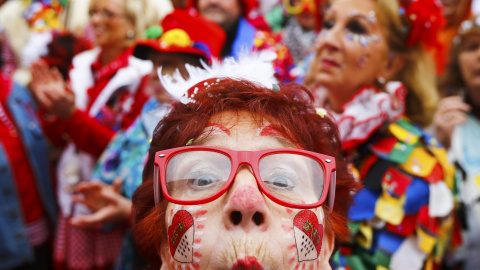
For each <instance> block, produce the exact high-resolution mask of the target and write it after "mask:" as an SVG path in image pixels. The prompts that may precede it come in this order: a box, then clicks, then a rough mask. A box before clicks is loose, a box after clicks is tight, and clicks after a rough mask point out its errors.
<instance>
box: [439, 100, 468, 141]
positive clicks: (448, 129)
mask: <svg viewBox="0 0 480 270" xmlns="http://www.w3.org/2000/svg"><path fill="white" fill-rule="evenodd" d="M468 111H470V106H469V105H468V104H466V103H465V102H463V100H462V98H461V97H460V96H451V97H445V98H443V99H442V100H440V102H439V103H438V109H437V111H436V112H435V115H434V117H433V125H434V128H435V136H436V137H437V139H438V140H439V141H440V142H441V143H442V144H443V145H444V146H445V147H447V148H448V147H450V141H451V139H452V134H453V130H454V129H455V127H456V126H457V125H461V124H463V123H465V121H467V116H466V113H467V112H468Z"/></svg>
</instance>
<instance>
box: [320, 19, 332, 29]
mask: <svg viewBox="0 0 480 270" xmlns="http://www.w3.org/2000/svg"><path fill="white" fill-rule="evenodd" d="M334 25H335V22H334V21H333V20H329V21H323V22H322V29H332V28H333V26H334Z"/></svg>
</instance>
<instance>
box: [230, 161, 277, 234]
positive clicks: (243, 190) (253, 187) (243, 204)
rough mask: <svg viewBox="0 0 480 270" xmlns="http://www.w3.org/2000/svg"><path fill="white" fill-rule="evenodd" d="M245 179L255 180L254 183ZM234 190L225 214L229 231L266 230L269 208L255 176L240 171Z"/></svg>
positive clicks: (246, 171) (248, 172) (245, 171)
mask: <svg viewBox="0 0 480 270" xmlns="http://www.w3.org/2000/svg"><path fill="white" fill-rule="evenodd" d="M242 178H243V179H242ZM245 178H253V183H252V181H246V182H245V181H243V180H245ZM232 189H233V190H232V192H231V193H230V194H229V198H228V201H227V204H226V205H225V208H224V213H223V219H224V222H225V226H226V227H227V229H232V230H233V229H237V228H239V229H243V230H245V231H255V230H260V231H264V230H266V229H267V228H268V223H269V221H268V218H269V217H268V215H267V207H266V205H265V200H264V198H263V195H262V193H261V191H260V190H259V188H258V186H257V184H256V181H255V178H254V176H253V174H252V173H251V172H250V171H248V170H243V171H239V172H238V173H237V176H236V178H235V183H234V185H233V186H232Z"/></svg>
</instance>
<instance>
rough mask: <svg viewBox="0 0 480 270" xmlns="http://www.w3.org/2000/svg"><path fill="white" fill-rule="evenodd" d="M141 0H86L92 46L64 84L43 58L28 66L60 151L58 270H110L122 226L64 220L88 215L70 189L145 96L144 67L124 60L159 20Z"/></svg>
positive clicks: (78, 58) (130, 58)
mask: <svg viewBox="0 0 480 270" xmlns="http://www.w3.org/2000/svg"><path fill="white" fill-rule="evenodd" d="M148 3H149V2H148V1H147V0H92V1H91V2H90V5H89V9H88V13H89V23H90V24H91V26H92V30H93V33H94V37H95V45H96V47H95V48H94V49H92V50H89V51H86V52H84V53H81V54H79V55H77V56H76V57H75V58H74V59H73V66H72V69H71V70H70V72H69V79H68V82H65V81H63V79H62V78H61V77H60V76H59V73H58V71H57V70H52V69H50V68H49V67H47V66H46V64H45V63H44V62H42V61H38V62H36V63H34V64H33V65H32V77H33V79H32V83H31V86H32V91H33V93H34V94H35V96H36V98H37V100H38V101H39V104H40V107H41V109H42V110H43V112H44V114H43V116H44V117H43V127H44V129H45V130H46V133H48V134H47V136H48V137H49V138H50V140H51V141H52V142H53V143H54V144H56V145H57V146H64V147H65V150H64V151H63V154H62V157H61V158H60V161H59V163H58V167H57V178H58V181H59V182H58V185H57V186H58V188H57V189H58V190H57V191H58V196H59V205H60V209H61V217H60V220H59V224H58V231H57V236H56V239H55V254H54V261H55V264H56V266H57V267H58V268H60V269H110V268H111V267H112V265H113V264H114V262H115V260H116V257H117V256H118V252H119V250H120V248H121V242H122V239H123V234H124V228H123V227H122V226H117V227H114V228H98V227H95V228H78V227H74V226H72V225H71V224H70V218H72V217H74V216H76V215H78V214H81V213H86V212H88V209H86V208H85V207H83V206H81V205H77V204H75V203H73V202H72V196H71V195H72V194H71V191H72V190H73V186H74V185H75V184H77V183H79V182H80V181H85V180H88V179H90V175H91V172H92V169H93V165H94V164H95V161H96V159H97V158H98V156H99V155H100V154H101V153H102V152H103V150H104V149H105V148H106V146H107V145H108V143H109V141H110V140H111V138H112V137H113V136H114V134H115V132H116V131H118V130H121V129H124V128H126V127H128V126H129V125H130V124H131V122H132V121H133V120H134V119H135V118H136V116H137V115H138V114H139V113H140V111H141V108H142V106H143V103H144V102H145V101H146V100H147V99H148V95H147V93H145V91H144V83H145V81H146V78H147V75H148V74H150V72H151V69H152V64H151V62H148V61H143V60H139V59H137V58H134V57H133V56H131V54H132V48H131V47H130V46H131V45H132V44H133V43H134V41H135V40H136V39H137V38H138V37H141V36H142V35H143V33H144V30H145V29H146V28H147V27H148V26H151V25H155V24H156V23H158V16H157V15H155V13H151V12H153V9H152V8H151V7H150V6H149V5H148Z"/></svg>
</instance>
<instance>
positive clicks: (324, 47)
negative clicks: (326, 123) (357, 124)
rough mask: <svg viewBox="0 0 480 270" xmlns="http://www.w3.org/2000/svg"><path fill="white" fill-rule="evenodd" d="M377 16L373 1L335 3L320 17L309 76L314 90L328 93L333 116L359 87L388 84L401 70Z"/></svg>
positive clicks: (343, 0) (339, 1)
mask: <svg viewBox="0 0 480 270" xmlns="http://www.w3.org/2000/svg"><path fill="white" fill-rule="evenodd" d="M379 12H380V11H379V10H378V8H377V6H376V3H375V2H374V1H372V0H361V1H358V0H336V1H334V2H333V3H332V5H331V8H330V9H329V10H328V11H326V12H325V14H324V16H323V23H322V31H321V32H320V34H319V36H318V38H317V42H316V56H315V59H314V61H315V63H314V64H313V65H312V70H311V73H312V74H313V84H314V86H315V87H323V88H325V89H326V90H327V91H328V101H329V103H330V105H331V107H332V108H331V109H332V110H334V111H336V112H341V111H342V105H343V104H345V103H346V102H347V101H348V100H350V99H351V98H352V97H353V95H354V94H355V92H356V91H357V90H358V89H360V88H361V87H362V86H367V85H372V84H374V83H376V82H377V81H378V80H379V78H380V77H381V78H383V79H385V80H387V81H388V80H389V79H390V78H391V77H392V76H394V75H395V73H396V72H398V70H399V68H400V64H401V63H400V62H399V61H397V60H396V59H397V57H400V56H398V55H394V54H391V52H390V49H389V48H388V45H387V35H386V32H387V29H386V27H385V26H384V25H383V23H382V21H380V19H379V18H378V17H379V16H378V14H379ZM362 40H363V41H365V42H362Z"/></svg>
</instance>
